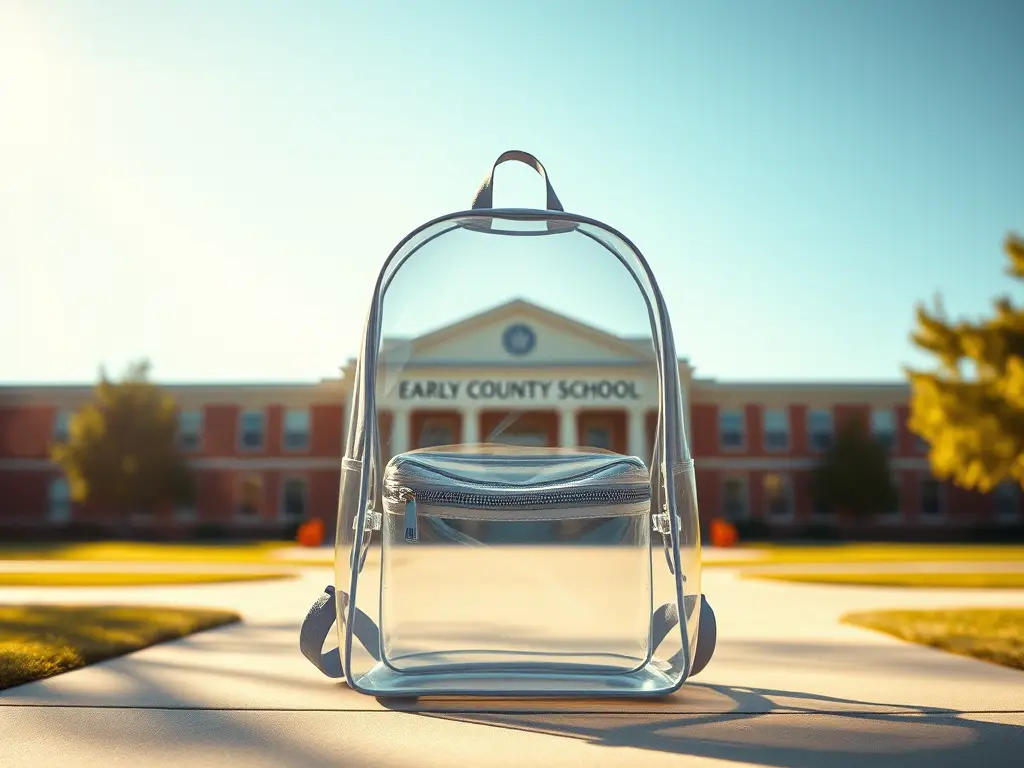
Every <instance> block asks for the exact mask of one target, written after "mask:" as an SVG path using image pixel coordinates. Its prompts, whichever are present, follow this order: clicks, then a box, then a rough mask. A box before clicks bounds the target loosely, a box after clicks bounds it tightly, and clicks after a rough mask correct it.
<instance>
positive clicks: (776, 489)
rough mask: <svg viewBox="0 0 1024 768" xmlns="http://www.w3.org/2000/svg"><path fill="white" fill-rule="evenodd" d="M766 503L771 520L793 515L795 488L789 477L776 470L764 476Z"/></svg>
mask: <svg viewBox="0 0 1024 768" xmlns="http://www.w3.org/2000/svg"><path fill="white" fill-rule="evenodd" d="M764 504H765V509H766V510H767V513H768V514H767V517H768V519H769V520H784V519H786V518H788V517H791V516H792V514H793V490H792V488H791V486H790V482H789V478H788V477H786V476H784V475H780V474H777V473H774V472H773V473H770V474H767V475H765V476H764Z"/></svg>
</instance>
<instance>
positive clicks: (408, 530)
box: [401, 488, 419, 544]
mask: <svg viewBox="0 0 1024 768" xmlns="http://www.w3.org/2000/svg"><path fill="white" fill-rule="evenodd" d="M401 492H402V498H403V499H405V540H406V541H407V542H409V543H410V544H413V543H415V542H416V540H417V539H418V538H419V528H418V524H417V520H416V496H415V494H414V493H413V492H412V490H411V489H409V488H402V489H401Z"/></svg>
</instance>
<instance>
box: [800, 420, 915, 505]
mask: <svg viewBox="0 0 1024 768" xmlns="http://www.w3.org/2000/svg"><path fill="white" fill-rule="evenodd" d="M811 493H812V495H813V496H814V500H815V501H816V502H817V503H818V504H821V505H823V506H825V507H827V508H829V509H836V510H839V511H840V512H841V513H845V514H849V515H853V516H855V517H864V516H867V515H872V514H877V513H882V512H888V511H889V510H891V509H895V507H896V504H897V501H898V495H897V490H896V486H895V484H894V483H893V479H892V471H891V469H890V467H889V451H888V449H887V448H886V447H885V446H884V445H882V444H881V443H880V442H879V441H878V440H876V439H875V438H874V437H872V436H871V435H870V434H869V433H868V430H867V428H866V427H865V425H864V424H863V422H862V421H861V420H859V419H851V420H850V421H849V422H848V423H846V424H844V425H842V426H841V427H840V428H839V430H838V431H837V433H836V439H835V441H834V442H833V443H832V446H831V447H830V448H829V450H828V451H827V452H826V453H825V455H824V456H823V457H822V459H821V462H820V463H819V464H818V466H817V467H815V469H814V471H813V473H812V475H811Z"/></svg>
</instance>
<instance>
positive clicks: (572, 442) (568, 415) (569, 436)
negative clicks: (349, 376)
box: [558, 408, 579, 448]
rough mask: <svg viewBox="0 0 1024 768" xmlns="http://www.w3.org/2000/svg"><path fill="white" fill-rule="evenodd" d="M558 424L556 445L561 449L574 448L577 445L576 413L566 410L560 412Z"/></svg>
mask: <svg viewBox="0 0 1024 768" xmlns="http://www.w3.org/2000/svg"><path fill="white" fill-rule="evenodd" d="M559 419H560V421H559V423H558V444H559V445H561V446H562V447H563V448H575V447H576V446H577V444H578V443H579V437H578V435H577V432H576V411H575V409H571V408H569V409H566V410H564V411H562V413H561V416H560V417H559Z"/></svg>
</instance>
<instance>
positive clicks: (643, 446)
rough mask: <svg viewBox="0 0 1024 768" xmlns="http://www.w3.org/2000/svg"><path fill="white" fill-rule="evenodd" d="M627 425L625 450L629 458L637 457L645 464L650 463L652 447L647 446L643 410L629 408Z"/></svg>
mask: <svg viewBox="0 0 1024 768" xmlns="http://www.w3.org/2000/svg"><path fill="white" fill-rule="evenodd" d="M627 418H628V419H629V424H628V426H627V434H628V435H629V438H628V440H627V441H626V450H627V451H629V455H630V456H638V457H639V458H641V459H643V460H644V463H645V464H650V462H651V456H650V453H651V449H652V448H653V447H654V446H653V443H652V444H651V445H648V444H647V419H646V418H644V409H643V408H630V409H629V411H628V416H627Z"/></svg>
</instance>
